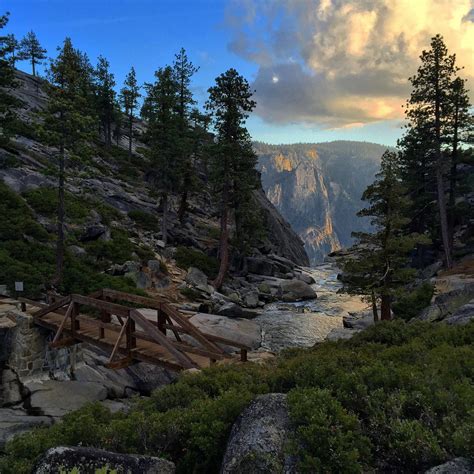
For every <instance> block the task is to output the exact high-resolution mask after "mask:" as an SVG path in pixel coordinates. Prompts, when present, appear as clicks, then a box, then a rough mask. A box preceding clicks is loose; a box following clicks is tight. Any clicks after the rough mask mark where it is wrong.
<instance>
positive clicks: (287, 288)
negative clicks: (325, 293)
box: [278, 280, 317, 302]
mask: <svg viewBox="0 0 474 474" xmlns="http://www.w3.org/2000/svg"><path fill="white" fill-rule="evenodd" d="M278 296H279V297H280V298H281V299H282V300H283V301H288V302H291V301H303V300H312V299H314V298H317V295H316V292H315V291H314V290H313V289H312V288H311V286H309V285H308V284H307V283H305V282H304V281H301V280H289V281H287V280H283V281H282V282H281V283H280V288H279V292H278Z"/></svg>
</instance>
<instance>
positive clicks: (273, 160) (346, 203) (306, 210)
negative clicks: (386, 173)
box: [254, 141, 385, 264]
mask: <svg viewBox="0 0 474 474" xmlns="http://www.w3.org/2000/svg"><path fill="white" fill-rule="evenodd" d="M254 147H255V151H256V152H257V154H258V156H259V169H260V172H261V174H262V184H263V188H264V190H265V193H266V195H267V197H268V199H269V200H270V201H271V202H272V204H273V205H274V206H275V207H276V208H277V209H278V210H279V211H280V212H281V214H282V215H283V217H284V218H285V219H286V220H287V221H288V222H289V223H290V225H291V226H292V228H293V230H294V231H295V232H296V233H297V234H298V235H299V236H300V237H301V238H302V239H303V241H304V243H305V248H306V252H307V253H308V255H309V258H310V261H311V263H312V264H315V263H318V262H321V261H322V260H323V259H324V257H325V255H327V254H328V253H329V252H331V251H333V250H336V249H338V248H340V247H341V246H342V247H345V246H348V245H350V244H351V243H352V238H351V232H354V231H360V230H367V229H368V228H369V226H370V224H369V222H368V221H367V220H363V219H361V218H358V217H357V216H356V213H357V211H358V210H359V209H361V207H362V205H363V203H362V201H361V196H362V193H363V191H364V189H365V188H366V187H367V186H368V185H369V184H370V183H371V182H372V181H373V179H374V175H375V173H376V172H377V170H378V167H379V163H380V157H381V156H382V154H383V152H384V151H385V147H383V146H381V145H377V144H374V143H365V142H350V141H336V142H330V143H319V144H294V145H266V144H263V143H255V144H254Z"/></svg>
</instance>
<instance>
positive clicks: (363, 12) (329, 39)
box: [227, 0, 474, 128]
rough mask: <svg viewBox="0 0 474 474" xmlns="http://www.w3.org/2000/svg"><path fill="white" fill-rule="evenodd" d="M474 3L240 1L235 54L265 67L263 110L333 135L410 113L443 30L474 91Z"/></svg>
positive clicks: (260, 92)
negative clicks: (414, 86) (417, 78)
mask: <svg viewBox="0 0 474 474" xmlns="http://www.w3.org/2000/svg"><path fill="white" fill-rule="evenodd" d="M473 8H474V2H473V1H472V0H357V1H355V0H354V1H348V0H260V1H258V2H254V1H251V0H236V1H235V2H233V3H231V4H230V6H229V9H228V12H227V25H228V26H229V27H230V28H231V29H232V31H233V38H232V41H231V42H230V44H229V49H230V50H231V51H233V52H235V53H237V54H238V55H240V56H242V57H244V58H246V59H247V60H250V61H252V62H254V63H256V64H257V65H258V66H259V68H258V72H257V75H256V77H255V80H254V82H253V86H254V88H255V89H256V100H257V103H258V106H257V113H258V114H259V115H260V116H261V117H262V118H263V119H264V120H266V121H267V122H273V123H281V124H284V123H308V124H318V125H321V126H324V127H327V128H339V127H351V126H360V125H363V124H367V123H371V122H376V121H381V120H398V119H400V118H401V117H402V116H403V110H402V107H401V106H402V104H403V103H404V102H405V100H406V98H407V97H408V96H409V93H410V85H409V83H408V77H409V76H410V75H412V74H414V73H415V72H416V69H417V67H418V63H419V55H420V53H421V51H422V50H423V49H427V48H428V47H429V43H430V39H431V37H432V36H434V35H435V34H437V33H440V34H442V35H443V36H444V39H445V41H446V44H447V46H448V50H449V51H450V52H451V53H453V52H455V53H456V56H457V63H458V65H459V66H464V68H465V69H464V70H463V72H462V74H463V76H464V77H466V78H468V80H469V83H468V87H469V86H470V88H471V89H473V88H474V67H473V61H474V22H473V21H474V15H473V11H474V10H473Z"/></svg>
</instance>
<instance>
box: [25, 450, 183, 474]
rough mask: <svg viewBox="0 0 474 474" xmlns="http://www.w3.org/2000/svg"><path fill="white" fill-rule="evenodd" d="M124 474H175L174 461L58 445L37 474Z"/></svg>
mask: <svg viewBox="0 0 474 474" xmlns="http://www.w3.org/2000/svg"><path fill="white" fill-rule="evenodd" d="M76 471H77V472H83V473H89V472H90V473H92V472H120V473H125V472H126V473H128V474H173V473H174V472H175V465H174V464H173V463H172V462H171V461H167V460H165V459H160V458H155V457H151V456H137V455H133V454H118V453H112V452H110V451H103V450H102V449H95V448H85V447H74V448H72V447H65V446H58V447H56V448H51V449H48V451H46V453H45V454H44V455H43V457H42V458H41V459H40V460H39V461H38V462H37V463H36V465H35V467H34V468H33V471H32V472H33V474H50V473H52V472H76Z"/></svg>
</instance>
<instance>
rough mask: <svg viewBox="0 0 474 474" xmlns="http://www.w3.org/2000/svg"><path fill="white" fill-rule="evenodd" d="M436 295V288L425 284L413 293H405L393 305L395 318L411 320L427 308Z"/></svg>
mask: <svg viewBox="0 0 474 474" xmlns="http://www.w3.org/2000/svg"><path fill="white" fill-rule="evenodd" d="M433 295H434V286H433V285H432V284H431V283H423V284H422V285H420V286H418V287H416V288H415V289H414V290H412V291H404V292H403V293H402V294H401V295H399V296H398V298H397V300H396V301H395V303H394V304H393V312H394V314H395V316H397V317H401V318H403V319H405V320H407V321H408V320H410V319H412V318H414V317H415V316H418V315H419V314H420V312H421V311H422V310H423V309H424V308H426V307H427V306H428V305H429V304H430V301H431V298H432V297H433Z"/></svg>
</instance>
